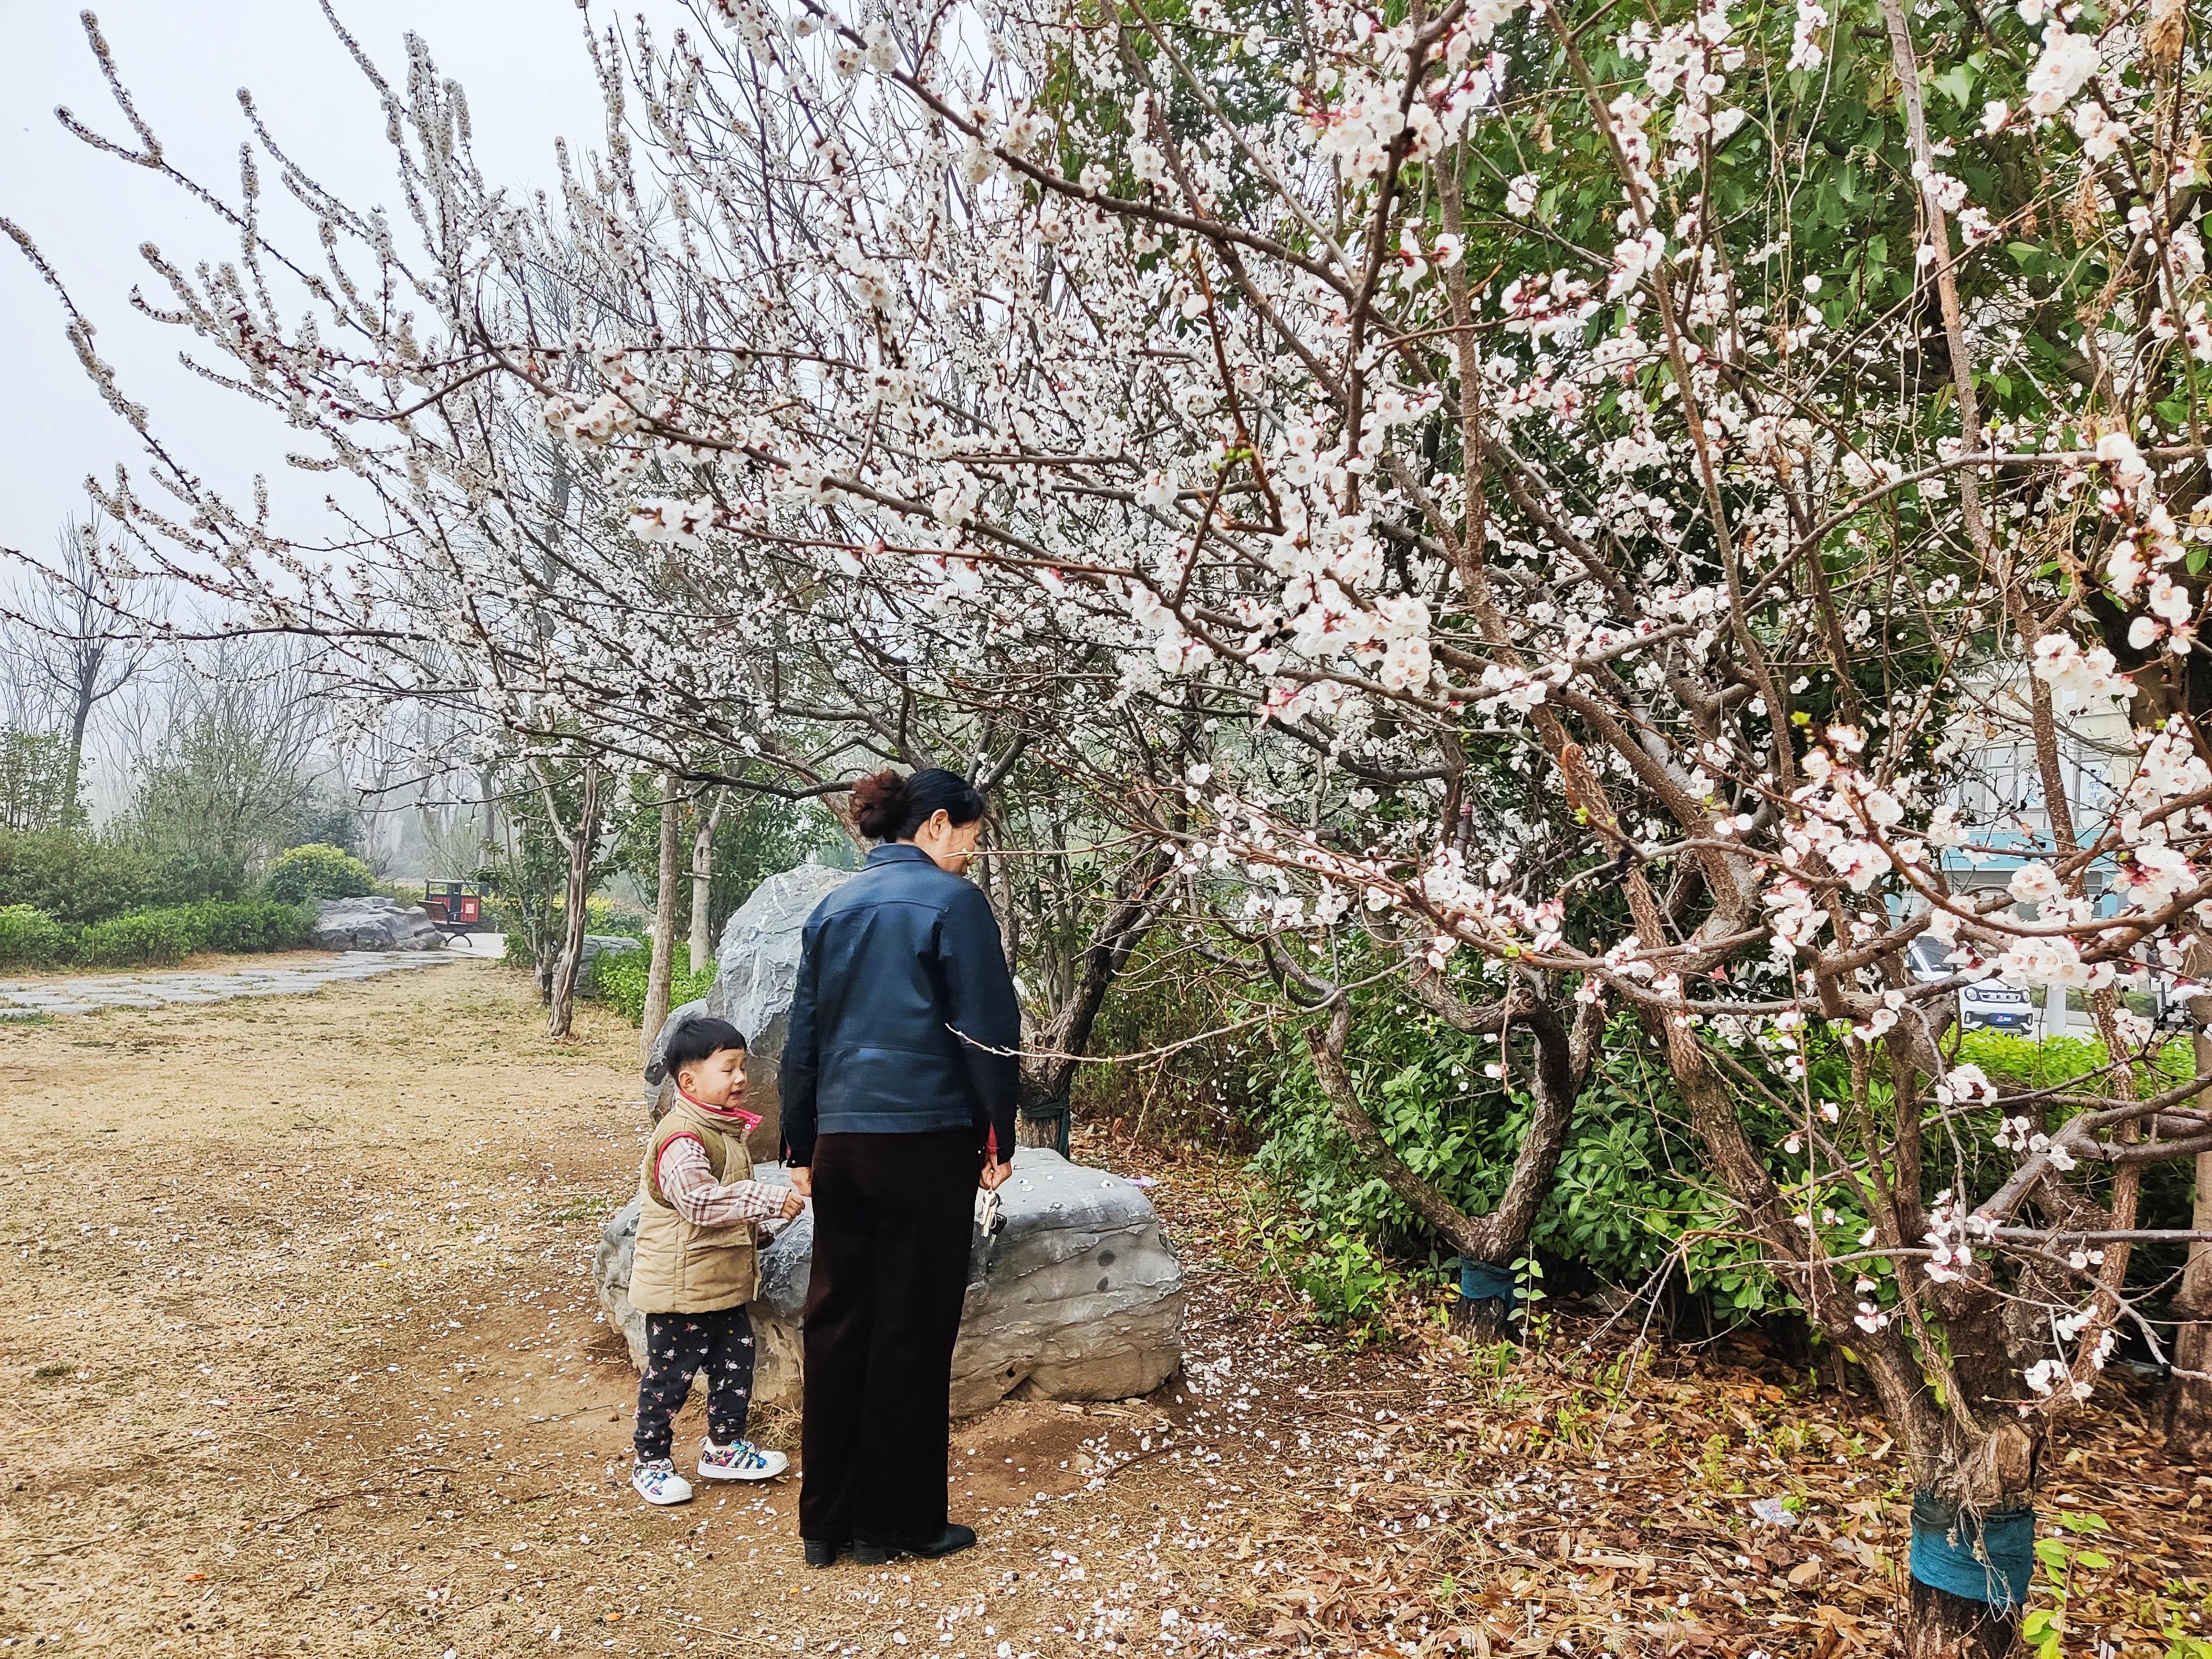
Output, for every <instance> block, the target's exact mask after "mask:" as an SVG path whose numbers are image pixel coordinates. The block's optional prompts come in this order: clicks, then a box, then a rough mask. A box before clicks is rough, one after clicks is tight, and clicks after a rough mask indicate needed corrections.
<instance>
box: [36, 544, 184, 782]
mask: <svg viewBox="0 0 2212 1659" xmlns="http://www.w3.org/2000/svg"><path fill="white" fill-rule="evenodd" d="M99 538H100V520H97V519H88V520H85V521H84V522H82V523H72V524H70V526H68V527H67V528H66V529H64V531H63V532H61V535H60V537H59V538H58V542H59V546H58V551H57V553H56V556H55V558H54V562H53V563H52V565H51V566H49V567H45V568H40V569H39V570H37V571H36V572H35V573H34V574H33V579H32V580H31V581H30V582H29V583H28V584H27V586H25V587H24V588H23V590H22V591H21V593H20V594H19V595H18V596H16V597H15V599H11V600H9V602H7V603H6V604H4V605H0V618H4V619H5V620H6V621H8V622H9V623H15V624H16V625H15V627H13V628H11V629H9V630H8V640H7V643H6V646H5V654H6V656H7V658H8V659H9V674H8V679H9V685H10V688H11V690H10V699H9V700H10V702H11V703H12V702H15V701H17V700H18V699H21V700H22V701H23V702H26V703H27V704H28V703H30V702H33V699H35V700H36V701H37V702H43V703H44V704H45V705H46V709H47V711H48V714H49V718H52V719H54V720H56V722H57V724H58V725H59V726H60V727H61V728H62V730H63V732H64V735H65V736H66V738H67V744H68V746H67V750H66V759H65V763H64V773H63V779H62V799H63V801H64V810H65V811H66V813H67V815H68V816H69V817H71V818H74V817H76V816H77V815H78V813H79V812H80V811H82V808H81V806H80V804H79V801H78V794H79V792H80V790H81V788H82V784H83V777H84V741H85V732H86V729H87V727H88V726H90V725H91V723H92V717H93V714H94V711H95V710H97V709H98V708H99V707H100V705H101V704H102V703H104V702H106V701H107V700H108V699H109V698H111V697H112V696H115V695H116V694H117V693H118V692H119V691H121V690H123V689H124V688H125V686H127V685H129V684H131V681H132V680H134V679H136V678H137V677H138V676H139V674H140V673H141V672H143V671H144V669H145V668H146V666H147V665H148V663H149V659H151V658H152V656H153V654H154V651H155V641H154V640H153V639H152V638H151V637H150V636H149V631H148V629H147V626H146V618H147V617H149V609H150V606H151V604H152V601H153V599H154V595H153V593H152V592H150V591H149V589H148V586H147V585H146V584H143V583H140V582H136V581H126V580H118V579H117V578H116V577H115V575H114V574H113V571H114V568H115V565H114V562H113V561H112V560H108V559H104V558H102V557H101V556H100V546H99ZM24 712H25V713H26V714H27V713H28V709H26V710H25V711H24ZM8 723H9V725H10V726H24V727H25V729H28V726H27V721H24V720H17V719H16V718H15V712H14V711H13V710H11V713H10V718H9V721H8Z"/></svg>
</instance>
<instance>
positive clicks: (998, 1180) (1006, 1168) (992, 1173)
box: [976, 1158, 1014, 1193]
mask: <svg viewBox="0 0 2212 1659" xmlns="http://www.w3.org/2000/svg"><path fill="white" fill-rule="evenodd" d="M1013 1172H1014V1163H1013V1160H1012V1158H1008V1159H1007V1160H1006V1162H1005V1163H1004V1164H985V1165H984V1166H983V1173H982V1175H981V1177H980V1178H979V1179H978V1181H977V1182H976V1184H977V1185H978V1186H980V1187H981V1188H982V1189H983V1190H984V1191H985V1192H987V1193H994V1192H996V1191H998V1189H999V1188H1001V1187H1003V1186H1005V1185H1006V1177H1007V1176H1011V1175H1012V1174H1013Z"/></svg>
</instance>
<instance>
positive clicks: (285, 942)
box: [0, 899, 315, 968]
mask: <svg viewBox="0 0 2212 1659" xmlns="http://www.w3.org/2000/svg"><path fill="white" fill-rule="evenodd" d="M314 925H315V913H314V908H313V906H312V905H298V904H278V903H275V902H272V901H270V900H268V899H240V900H237V901H234V902H210V903H206V904H178V905H170V906H167V907H166V908H161V909H157V910H134V911H131V912H130V913H129V914H127V915H119V916H110V917H109V918H108V919H107V920H106V921H96V922H94V923H93V924H92V925H91V926H90V927H69V926H68V925H66V924H65V923H63V922H60V921H56V920H55V919H54V918H53V917H52V916H51V915H47V914H46V912H45V911H43V910H39V909H35V908H33V907H31V906H29V905H27V904H16V905H9V906H8V907H7V908H0V967H5V968H52V967H58V966H64V965H66V964H69V963H76V964H77V965H79V966H82V967H87V968H144V967H157V966H161V965H163V964H166V963H173V962H180V961H182V960H183V959H184V958H185V957H188V956H191V955H194V954H196V953H197V952H200V951H225V952H246V951H282V950H286V949H288V948H289V947H290V946H292V945H298V944H300V943H301V942H302V941H304V940H305V939H307V934H308V933H309V932H310V931H311V930H312V929H313V927H314Z"/></svg>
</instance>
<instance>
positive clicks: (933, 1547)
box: [853, 1522, 975, 1567]
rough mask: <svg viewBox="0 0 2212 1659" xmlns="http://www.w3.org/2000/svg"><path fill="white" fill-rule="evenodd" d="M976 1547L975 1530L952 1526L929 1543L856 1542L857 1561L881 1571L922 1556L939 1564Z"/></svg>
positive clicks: (955, 1523) (854, 1553) (946, 1525)
mask: <svg viewBox="0 0 2212 1659" xmlns="http://www.w3.org/2000/svg"><path fill="white" fill-rule="evenodd" d="M973 1548H975V1528H973V1527H963V1526H961V1525H959V1524H958V1523H957V1522H947V1523H946V1524H945V1530H944V1531H943V1532H940V1533H939V1534H937V1536H936V1537H934V1538H933V1539H931V1540H929V1541H927V1543H921V1544H871V1543H868V1542H866V1541H864V1540H861V1539H858V1538H856V1539H854V1541H853V1559H854V1560H855V1561H857V1562H859V1563H860V1565H862V1566H864V1567H880V1566H882V1565H884V1564H885V1563H886V1562H890V1561H894V1560H896V1559H898V1558H899V1557H900V1556H902V1555H919V1556H921V1557H922V1558H924V1559H927V1560H935V1559H937V1558H938V1557H939V1556H941V1555H957V1554H959V1553H960V1552H961V1551H963V1550H969V1549H973Z"/></svg>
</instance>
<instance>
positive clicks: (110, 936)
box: [76, 909, 192, 968]
mask: <svg viewBox="0 0 2212 1659" xmlns="http://www.w3.org/2000/svg"><path fill="white" fill-rule="evenodd" d="M190 916H191V912H190V911H189V910H186V909H173V910H134V911H132V912H131V914H130V915H125V916H111V917H109V918H108V919H107V920H106V921H96V922H94V923H93V925H92V926H91V927H88V928H86V929H85V930H84V931H83V932H82V933H80V934H78V935H77V940H76V959H77V960H78V961H79V962H81V963H84V964H85V965H86V966H87V967H88V968H145V967H158V966H161V965H162V964H164V963H172V962H181V961H183V960H184V958H185V957H188V956H190V955H191V950H192V930H191V921H190Z"/></svg>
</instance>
